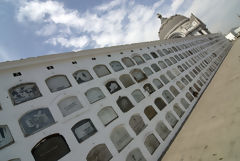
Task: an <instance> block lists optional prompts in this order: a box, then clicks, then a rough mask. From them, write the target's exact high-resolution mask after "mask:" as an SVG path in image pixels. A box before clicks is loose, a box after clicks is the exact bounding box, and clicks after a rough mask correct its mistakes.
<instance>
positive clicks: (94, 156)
mask: <svg viewBox="0 0 240 161" xmlns="http://www.w3.org/2000/svg"><path fill="white" fill-rule="evenodd" d="M112 157H113V156H112V154H111V152H110V151H109V150H108V148H107V146H106V145H105V144H99V145H97V146H95V147H94V148H93V149H92V150H91V151H90V152H89V153H88V155H87V158H86V159H87V161H109V160H111V159H112Z"/></svg>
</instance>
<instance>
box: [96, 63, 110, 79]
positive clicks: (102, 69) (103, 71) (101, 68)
mask: <svg viewBox="0 0 240 161" xmlns="http://www.w3.org/2000/svg"><path fill="white" fill-rule="evenodd" d="M93 70H94V72H95V73H96V75H97V76H98V77H99V78H100V77H103V76H105V75H109V74H111V72H110V71H109V69H108V68H107V67H106V66H105V65H96V66H94V67H93Z"/></svg>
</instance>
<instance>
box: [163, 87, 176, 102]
mask: <svg viewBox="0 0 240 161" xmlns="http://www.w3.org/2000/svg"><path fill="white" fill-rule="evenodd" d="M162 95H163V97H164V98H165V100H166V101H167V102H168V103H170V102H172V100H173V99H174V97H173V95H172V94H171V93H170V92H169V91H168V90H164V91H163V93H162Z"/></svg>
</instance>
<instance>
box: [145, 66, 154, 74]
mask: <svg viewBox="0 0 240 161" xmlns="http://www.w3.org/2000/svg"><path fill="white" fill-rule="evenodd" d="M143 71H144V73H145V74H146V75H147V76H150V75H152V74H153V71H152V70H151V69H150V68H148V67H145V68H143Z"/></svg>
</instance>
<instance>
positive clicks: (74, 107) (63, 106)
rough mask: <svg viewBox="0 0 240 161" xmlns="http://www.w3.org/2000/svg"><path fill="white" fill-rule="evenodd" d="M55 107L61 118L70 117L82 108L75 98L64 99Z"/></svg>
mask: <svg viewBox="0 0 240 161" xmlns="http://www.w3.org/2000/svg"><path fill="white" fill-rule="evenodd" d="M57 105H58V108H59V109H60V111H61V113H62V115H63V117H65V116H67V115H70V114H72V113H74V112H76V111H78V110H80V109H82V108H83V105H82V104H81V103H80V101H79V100H78V98H77V97H76V96H70V97H67V98H64V99H63V100H61V101H60V102H59V103H58V104H57Z"/></svg>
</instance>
